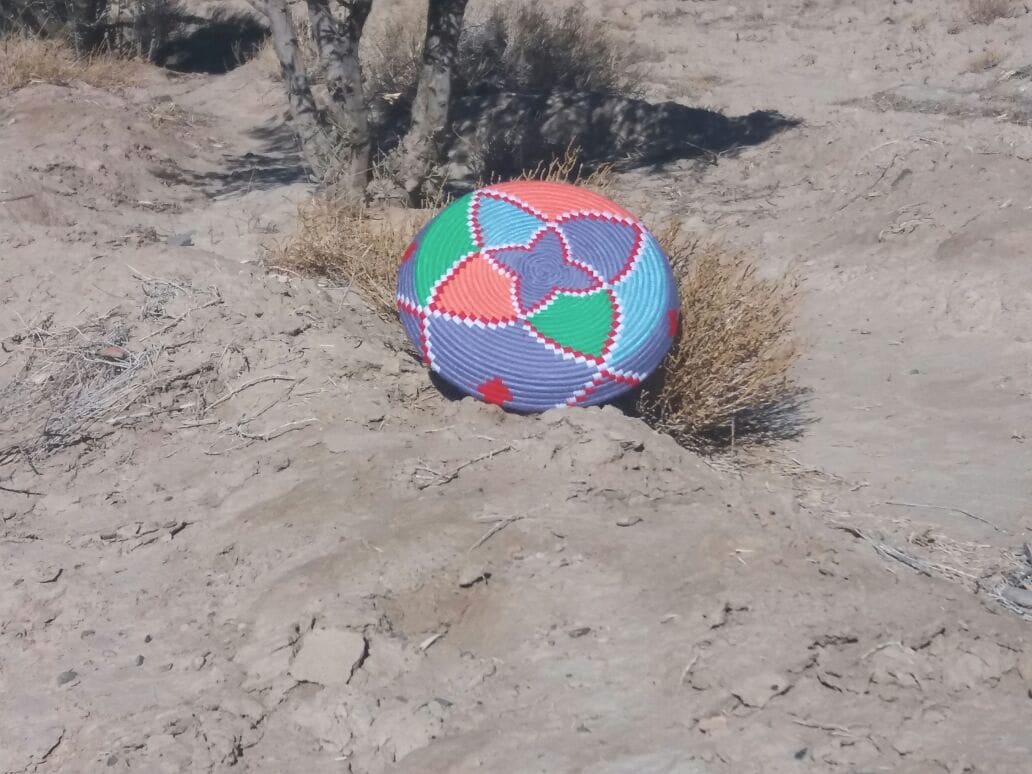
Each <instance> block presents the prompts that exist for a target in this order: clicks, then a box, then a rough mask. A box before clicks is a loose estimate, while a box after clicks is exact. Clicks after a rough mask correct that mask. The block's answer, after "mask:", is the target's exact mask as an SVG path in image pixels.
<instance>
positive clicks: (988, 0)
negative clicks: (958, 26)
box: [967, 0, 1018, 24]
mask: <svg viewBox="0 0 1032 774" xmlns="http://www.w3.org/2000/svg"><path fill="white" fill-rule="evenodd" d="M1017 12H1018V4H1017V2H1015V0H967V17H968V19H969V20H970V21H971V22H973V23H974V24H992V23H993V22H994V21H996V20H997V19H1006V18H1009V17H1011V16H1014V15H1015V14H1016V13H1017Z"/></svg>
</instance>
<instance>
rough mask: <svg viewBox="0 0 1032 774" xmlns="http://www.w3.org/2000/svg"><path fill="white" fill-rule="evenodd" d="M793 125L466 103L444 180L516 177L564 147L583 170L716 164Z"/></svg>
mask: <svg viewBox="0 0 1032 774" xmlns="http://www.w3.org/2000/svg"><path fill="white" fill-rule="evenodd" d="M800 123H801V122H800V121H799V120H798V119H794V118H789V117H787V116H784V115H782V114H781V113H779V112H777V111H771V110H758V111H755V112H753V113H749V114H748V115H744V116H726V115H724V114H723V113H719V112H717V111H713V110H706V109H704V108H695V107H688V106H687V105H682V104H679V103H677V102H660V103H653V102H647V101H645V100H641V99H634V98H629V97H619V96H613V95H608V94H595V93H588V92H577V93H553V94H548V95H532V94H507V93H506V94H486V95H473V96H467V97H463V98H462V99H460V100H458V101H457V102H456V104H455V107H454V110H453V123H452V134H451V142H450V145H449V147H448V148H447V152H448V160H449V162H450V171H451V172H452V175H451V177H452V179H453V180H454V181H455V185H456V187H457V188H462V187H464V186H465V187H468V186H469V185H470V184H472V183H474V182H475V181H476V180H491V179H499V178H500V179H504V178H509V177H514V176H517V175H519V174H521V173H522V172H523V171H524V170H526V169H533V168H535V167H537V166H538V165H540V164H542V163H545V164H547V163H548V162H549V161H551V160H552V159H554V158H557V157H561V156H562V155H563V153H564V152H565V150H566V149H568V148H570V147H575V148H577V149H578V150H579V154H580V161H581V163H582V164H583V165H584V166H585V167H587V168H589V169H590V168H592V167H598V166H601V165H603V164H610V165H612V166H614V167H615V168H616V169H619V170H626V169H631V168H635V167H642V166H650V165H659V164H665V163H669V162H671V161H675V160H679V159H692V158H695V159H700V160H702V161H705V162H708V163H711V164H716V163H718V161H719V160H720V159H721V158H722V157H726V156H729V155H733V154H735V153H736V152H737V151H738V150H739V149H741V148H745V147H748V146H753V145H759V144H760V143H763V142H766V141H767V140H769V139H770V138H772V137H774V136H775V135H776V134H778V133H779V132H782V131H784V130H786V129H790V128H792V127H795V126H798V125H799V124H800Z"/></svg>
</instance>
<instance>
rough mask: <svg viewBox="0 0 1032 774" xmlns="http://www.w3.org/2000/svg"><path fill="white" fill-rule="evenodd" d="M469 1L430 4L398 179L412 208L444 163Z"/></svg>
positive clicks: (431, 0) (433, 0) (446, 0)
mask: <svg viewBox="0 0 1032 774" xmlns="http://www.w3.org/2000/svg"><path fill="white" fill-rule="evenodd" d="M466 3H467V0H429V4H428V8H427V24H426V41H425V43H424V46H423V71H422V73H421V75H420V78H419V87H418V88H417V89H416V98H415V101H414V102H413V103H412V124H411V125H410V127H409V130H408V133H407V134H406V135H405V137H404V139H403V140H402V142H401V148H400V150H399V154H398V159H397V167H396V169H397V173H398V175H397V176H398V179H399V181H400V182H401V183H402V185H403V186H404V188H405V191H406V193H407V194H408V197H409V203H410V204H411V205H412V206H418V205H419V203H420V201H419V200H420V198H421V195H422V193H423V187H424V185H425V184H426V181H427V179H428V178H429V177H430V173H431V171H432V170H433V168H434V166H435V165H436V164H437V163H438V162H439V161H440V147H441V139H442V137H443V136H444V132H445V129H446V128H447V126H448V108H449V106H450V103H451V75H452V65H453V63H454V62H455V52H456V49H457V48H458V44H459V34H460V33H461V32H462V18H463V16H464V15H465V12H466Z"/></svg>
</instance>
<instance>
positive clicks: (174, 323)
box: [140, 291, 222, 341]
mask: <svg viewBox="0 0 1032 774" xmlns="http://www.w3.org/2000/svg"><path fill="white" fill-rule="evenodd" d="M216 295H217V298H214V299H212V300H211V301H209V302H208V303H206V304H201V305H200V306H195V307H193V308H192V309H187V310H186V311H185V312H183V313H182V314H181V315H179V317H177V318H175V319H174V320H173V321H172V322H170V323H169V324H168V325H166V326H165V327H164V328H161V329H159V330H156V331H151V332H150V333H148V334H147V335H146V336H141V337H140V341H146V340H147V339H149V338H150V337H151V336H160V335H161V334H162V333H164V332H165V331H168V330H171V329H172V328H174V327H176V326H177V325H179V323H181V322H182V321H183V320H185V319H186V318H187V317H189V316H190V314H191V313H192V312H197V311H199V310H201V309H207V308H208V307H209V306H215V305H217V304H221V303H222V296H221V295H220V294H218V291H216Z"/></svg>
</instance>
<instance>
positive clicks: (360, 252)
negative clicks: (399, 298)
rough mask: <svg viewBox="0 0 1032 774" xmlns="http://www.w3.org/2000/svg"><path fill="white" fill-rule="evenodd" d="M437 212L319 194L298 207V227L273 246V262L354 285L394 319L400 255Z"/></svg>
mask: <svg viewBox="0 0 1032 774" xmlns="http://www.w3.org/2000/svg"><path fill="white" fill-rule="evenodd" d="M435 214H437V210H435V209H425V210H413V209H401V208H381V209H376V208H371V207H366V206H364V205H359V204H355V203H354V202H352V201H348V200H346V199H341V198H337V197H334V196H331V195H325V194H324V195H317V196H314V197H312V198H311V199H310V200H308V201H307V202H305V203H304V204H302V205H301V207H300V208H299V209H298V220H297V227H296V228H295V230H294V233H293V234H291V236H290V237H289V238H288V239H287V240H286V241H285V242H284V243H283V244H282V245H280V246H279V247H278V248H277V249H276V250H274V256H275V263H276V265H278V266H283V267H286V268H288V269H291V270H294V271H298V272H302V273H306V274H315V275H320V276H324V277H327V278H329V279H331V280H332V281H334V282H339V283H341V284H343V285H346V286H348V287H354V288H355V289H356V290H357V291H358V292H359V293H360V294H361V296H362V297H363V298H364V299H365V300H366V301H367V302H368V303H369V304H370V305H371V306H372V307H373V310H374V311H375V312H376V313H377V315H379V316H380V317H381V318H383V319H385V320H390V319H394V318H396V317H397V310H396V307H395V294H396V287H397V281H398V266H399V264H400V263H401V256H402V255H403V254H404V252H405V248H407V247H408V245H409V243H410V242H411V241H412V238H413V237H414V236H415V234H416V233H417V232H418V231H419V229H420V228H422V227H423V225H424V224H425V223H426V222H427V221H428V220H430V218H432V217H433V216H434V215H435Z"/></svg>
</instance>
